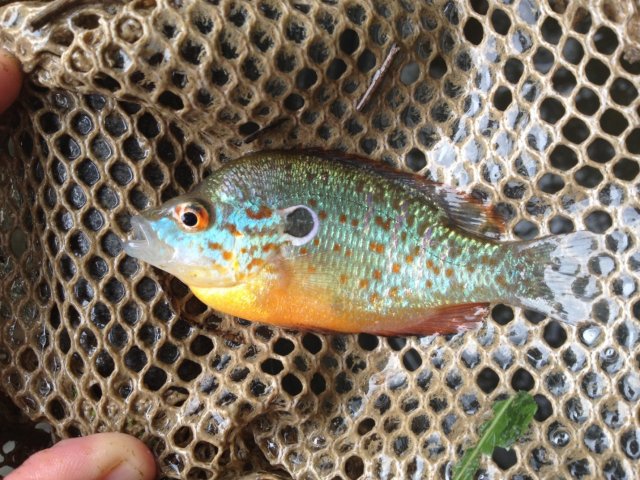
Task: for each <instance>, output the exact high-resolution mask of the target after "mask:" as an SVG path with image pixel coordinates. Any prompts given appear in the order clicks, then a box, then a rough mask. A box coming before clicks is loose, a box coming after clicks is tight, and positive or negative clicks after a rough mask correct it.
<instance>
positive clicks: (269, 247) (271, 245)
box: [262, 243, 277, 253]
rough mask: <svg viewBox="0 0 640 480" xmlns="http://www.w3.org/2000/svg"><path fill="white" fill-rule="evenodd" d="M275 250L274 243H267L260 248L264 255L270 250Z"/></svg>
mask: <svg viewBox="0 0 640 480" xmlns="http://www.w3.org/2000/svg"><path fill="white" fill-rule="evenodd" d="M276 248H277V245H276V244H275V243H267V244H266V245H264V246H263V247H262V251H263V252H265V253H268V252H270V251H271V250H275V249H276Z"/></svg>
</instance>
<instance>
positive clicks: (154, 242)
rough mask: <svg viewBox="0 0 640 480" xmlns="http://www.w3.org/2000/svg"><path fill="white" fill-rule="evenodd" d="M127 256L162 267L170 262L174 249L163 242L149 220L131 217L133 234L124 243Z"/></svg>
mask: <svg viewBox="0 0 640 480" xmlns="http://www.w3.org/2000/svg"><path fill="white" fill-rule="evenodd" d="M123 248H124V251H125V253H126V254H127V255H129V256H131V257H135V258H139V259H140V260H143V261H145V262H147V263H150V264H152V265H156V266H160V265H162V264H164V263H166V262H167V261H168V260H170V259H171V258H172V256H173V249H172V248H169V247H168V246H167V245H166V244H165V243H164V242H161V241H160V239H159V238H158V235H157V234H156V232H155V231H154V229H153V228H152V226H151V224H150V223H149V221H148V220H147V219H145V218H144V217H142V216H140V215H135V216H133V217H131V234H130V235H129V238H128V239H127V240H125V241H124V242H123Z"/></svg>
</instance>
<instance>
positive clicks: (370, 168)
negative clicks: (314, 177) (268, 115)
mask: <svg viewBox="0 0 640 480" xmlns="http://www.w3.org/2000/svg"><path fill="white" fill-rule="evenodd" d="M286 153H289V154H291V153H294V152H292V151H289V152H286ZM295 153H297V154H300V153H302V154H307V155H310V156H314V157H320V158H324V159H327V160H330V161H336V162H339V163H342V164H343V165H349V166H351V167H353V168H358V169H360V170H364V171H367V172H370V173H373V174H376V175H380V176H383V177H385V178H387V179H388V180H390V181H393V182H397V183H400V184H402V185H404V186H405V187H407V188H409V189H411V190H413V191H416V192H419V193H421V194H422V195H424V196H425V197H426V198H427V199H428V200H429V201H430V202H431V203H432V204H433V205H434V206H436V207H437V208H439V209H440V210H442V211H443V212H444V214H445V215H446V217H447V218H449V219H450V220H451V222H452V223H453V224H455V225H456V226H457V227H459V228H461V229H462V230H464V231H466V232H468V233H471V234H473V235H476V236H478V237H482V238H487V239H490V240H499V239H500V237H501V236H502V235H503V234H504V232H505V223H504V219H503V218H502V216H501V215H500V213H498V211H497V210H496V208H495V206H493V205H490V204H489V203H487V202H484V201H482V200H480V199H478V198H475V197H473V196H471V195H469V194H467V193H464V192H460V191H457V190H455V189H454V188H451V187H448V186H446V185H443V184H441V183H436V182H432V181H429V180H427V179H426V178H424V177H421V176H420V175H416V174H413V173H407V172H401V171H398V170H395V169H393V168H392V167H391V166H389V165H386V164H384V163H380V162H375V161H373V160H371V159H368V158H364V157H360V156H358V155H353V154H349V153H344V152H340V151H333V150H331V151H328V150H318V149H305V150H302V151H296V152H295Z"/></svg>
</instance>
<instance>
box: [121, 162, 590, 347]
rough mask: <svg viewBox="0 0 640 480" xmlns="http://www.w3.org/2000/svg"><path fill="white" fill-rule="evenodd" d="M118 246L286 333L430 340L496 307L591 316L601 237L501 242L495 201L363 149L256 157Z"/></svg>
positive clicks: (218, 175)
mask: <svg viewBox="0 0 640 480" xmlns="http://www.w3.org/2000/svg"><path fill="white" fill-rule="evenodd" d="M131 226H132V227H131V232H130V234H129V238H128V239H127V240H125V242H124V251H125V252H126V254H128V255H130V256H132V257H135V258H137V259H139V260H141V261H144V262H146V263H149V264H151V265H153V266H155V267H157V268H159V269H161V270H164V271H166V272H168V273H170V274H172V275H174V276H175V277H177V278H178V279H179V280H181V281H182V282H183V283H184V284H186V285H187V286H188V287H189V288H190V289H191V291H192V292H193V294H194V295H195V296H196V297H197V298H199V299H200V300H201V301H202V302H203V303H204V304H206V305H208V306H209V307H212V308H213V309H215V310H217V311H219V312H222V313H225V314H230V315H234V316H237V317H240V318H243V319H246V320H250V321H253V322H261V323H267V324H271V325H276V326H280V327H284V328H289V329H297V330H307V331H318V332H342V333H360V332H362V333H370V334H374V335H430V334H447V333H457V332H462V331H465V330H469V329H473V328H477V327H478V326H479V325H480V324H481V322H483V321H484V319H485V318H486V317H487V316H488V314H489V313H490V306H491V305H492V304H498V303H503V304H509V305H513V306H516V307H521V308H524V309H529V310H535V311H537V312H540V313H542V314H544V315H546V316H548V317H551V318H554V319H558V320H561V321H564V322H567V323H569V324H577V323H578V322H580V321H585V320H588V319H589V316H590V314H591V308H592V305H593V302H594V299H595V298H596V297H597V296H598V295H600V294H601V291H602V286H601V285H600V283H599V281H598V280H597V279H596V278H595V277H594V276H593V275H591V274H590V272H589V269H588V261H589V258H590V256H591V255H592V254H594V252H596V251H597V248H598V237H597V235H595V234H593V233H590V232H585V231H578V232H573V233H569V234H564V235H557V236H547V237H543V238H539V239H534V240H527V241H505V240H504V239H503V238H504V236H505V223H504V220H503V218H502V217H501V216H500V214H499V213H498V210H497V208H496V207H495V206H493V205H491V204H489V203H488V202H486V201H483V200H481V199H478V198H476V197H475V196H473V195H470V194H467V193H464V192H460V191H458V190H456V189H454V188H452V187H448V186H446V185H443V184H439V183H435V182H431V181H429V180H427V179H425V178H424V177H422V176H420V175H417V174H413V173H406V172H402V171H399V170H396V169H394V168H392V167H391V166H386V164H383V163H381V162H376V161H373V160H370V159H367V158H361V157H358V156H354V155H349V154H344V153H338V152H323V151H300V152H296V151H266V152H255V153H251V154H248V155H246V156H244V157H241V158H239V159H237V160H234V161H230V162H228V163H226V164H225V165H223V166H222V167H221V168H219V169H218V170H216V171H214V172H213V173H212V174H211V175H210V176H208V177H207V178H206V179H204V180H203V181H202V182H201V183H200V184H199V185H198V186H196V187H195V188H194V189H193V190H192V191H191V192H189V193H188V194H185V195H181V196H178V197H176V198H174V199H171V200H169V201H167V202H166V203H164V204H163V205H161V206H160V207H157V208H151V209H148V210H147V211H145V212H143V213H142V214H141V215H135V216H133V217H131Z"/></svg>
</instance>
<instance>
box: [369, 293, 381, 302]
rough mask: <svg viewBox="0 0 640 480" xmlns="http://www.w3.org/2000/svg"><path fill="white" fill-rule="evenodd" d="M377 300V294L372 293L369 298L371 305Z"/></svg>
mask: <svg viewBox="0 0 640 480" xmlns="http://www.w3.org/2000/svg"><path fill="white" fill-rule="evenodd" d="M379 298H380V297H379V296H378V294H377V293H372V294H371V296H370V297H369V301H370V302H371V303H373V302H377V301H378V299H379Z"/></svg>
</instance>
